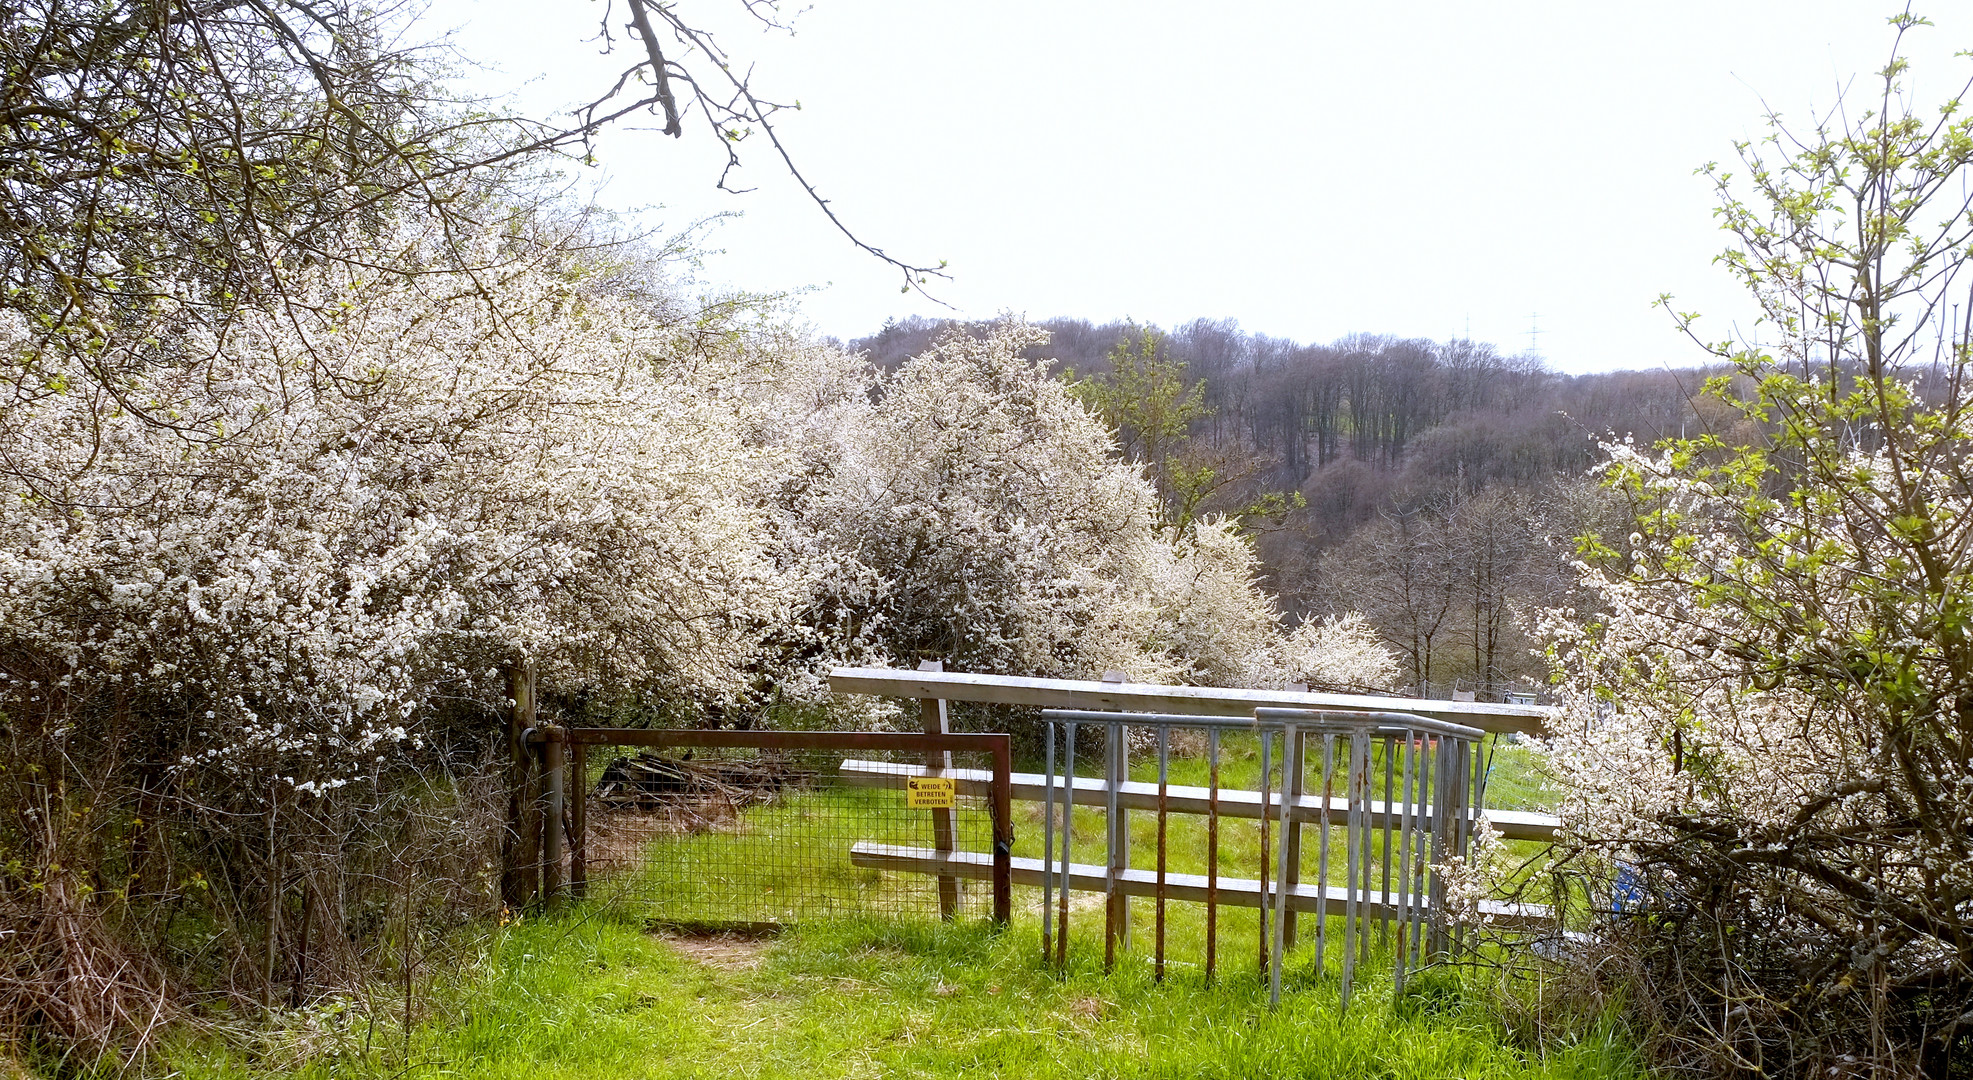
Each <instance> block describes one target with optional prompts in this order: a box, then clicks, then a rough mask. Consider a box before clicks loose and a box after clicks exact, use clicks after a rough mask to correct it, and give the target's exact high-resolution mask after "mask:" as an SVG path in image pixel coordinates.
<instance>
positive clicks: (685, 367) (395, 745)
mask: <svg viewBox="0 0 1973 1080" xmlns="http://www.w3.org/2000/svg"><path fill="white" fill-rule="evenodd" d="M433 239H434V238H432V237H430V236H429V235H427V234H426V233H425V232H423V231H422V230H420V229H418V228H414V227H407V228H406V229H404V230H403V231H402V232H401V233H400V234H398V235H397V237H396V241H397V243H399V244H401V245H403V246H405V247H407V248H408V247H416V246H419V245H425V244H430V243H432V241H433ZM576 239H578V238H575V237H568V236H559V235H555V234H553V233H547V232H544V233H542V234H540V235H534V236H526V237H516V236H505V237H489V238H486V239H485V240H484V241H483V242H482V244H481V245H480V248H481V250H480V251H479V254H480V255H481V256H483V257H482V258H481V259H479V260H478V265H477V266H473V267H470V268H468V267H465V266H458V265H453V266H452V267H451V268H446V267H447V264H446V263H445V262H444V261H442V260H441V259H436V258H435V259H434V260H433V261H432V263H431V265H434V266H435V267H437V269H434V270H432V271H430V272H428V273H425V274H421V275H417V276H408V277H407V276H403V275H393V276H384V277H380V278H378V279H376V280H367V279H365V278H363V277H362V276H359V275H358V274H357V273H356V271H355V270H354V269H353V267H354V266H355V265H359V264H360V262H361V260H360V259H357V260H352V261H350V262H347V263H337V264H334V265H333V266H332V267H331V268H330V269H327V270H325V271H323V272H320V273H314V274H306V275H299V276H298V277H297V280H296V281H295V282H293V283H291V286H292V295H296V296H302V297H305V298H306V299H307V301H308V303H307V304H306V306H305V309H306V310H307V311H309V312H311V313H312V314H311V316H310V317H308V318H296V317H295V316H294V314H293V310H292V309H289V310H281V311H258V310H253V309H244V310H241V311H239V312H237V313H236V315H235V317H234V318H233V319H232V320H231V321H230V323H229V324H228V325H227V327H226V329H225V332H224V333H223V334H205V335H203V336H201V335H202V333H203V332H202V331H201V330H200V329H199V327H200V325H201V324H198V323H194V324H193V325H192V327H191V328H190V329H188V330H187V332H186V333H185V334H183V335H181V336H180V337H179V338H177V339H175V340H172V341H170V342H169V346H170V348H169V350H168V355H166V356H164V357H162V358H158V357H155V356H154V355H153V354H154V353H158V352H160V346H159V338H160V337H161V336H162V334H163V333H164V332H165V331H166V330H168V329H169V328H170V327H171V322H170V315H171V312H170V310H169V309H168V306H161V307H160V308H159V309H158V310H156V311H155V312H154V316H153V321H152V322H151V323H150V324H149V325H148V326H145V327H143V328H142V330H143V331H144V332H140V333H136V334H132V335H131V336H130V337H128V338H124V339H107V340H104V341H102V342H100V343H99V346H98V348H99V351H100V352H102V353H104V354H117V355H115V356H114V361H115V363H114V366H115V368H116V369H117V370H120V371H125V372H135V373H140V374H132V375H127V376H125V377H124V378H123V379H122V380H121V381H120V382H119V383H118V385H117V386H116V393H111V391H110V389H108V388H106V387H105V386H104V385H103V384H102V381H101V380H98V379H92V378H88V377H85V375H86V373H83V372H79V371H78V372H72V373H69V374H68V377H64V374H63V372H64V369H63V368H62V367H61V366H60V365H62V364H64V363H67V362H70V361H72V360H73V359H74V356H75V354H74V353H72V352H69V351H66V350H59V349H58V350H51V351H49V352H47V353H45V354H38V353H37V349H38V347H39V344H40V343H39V341H38V340H37V338H36V336H35V334H34V333H33V331H32V329H31V328H30V327H29V326H27V325H24V324H23V323H22V322H21V321H19V320H15V321H13V322H11V323H9V324H7V325H6V326H5V327H4V328H0V349H4V351H5V353H6V354H7V355H8V357H9V358H10V359H11V360H12V361H15V362H14V363H13V364H12V365H11V366H10V368H9V370H12V371H15V372H17V373H20V374H19V378H18V379H17V380H16V382H15V383H14V384H13V386H11V387H10V389H11V390H12V400H11V401H10V403H9V404H8V406H7V408H6V409H5V410H4V411H0V446H4V447H5V453H6V460H5V475H6V477H7V480H8V482H9V488H10V490H9V491H8V498H7V499H6V500H4V502H0V535H3V536H4V537H5V540H4V542H3V543H0V710H4V719H0V738H4V741H5V745H4V749H5V761H6V769H5V771H4V773H0V783H4V784H6V785H7V786H8V789H9V790H8V796H7V798H6V799H5V800H4V810H0V814H4V815H5V816H4V818H0V845H3V846H4V847H3V848H0V850H4V856H0V867H7V869H4V870H0V874H4V875H5V876H6V878H7V879H8V882H7V884H6V885H5V887H0V895H4V896H13V897H21V896H31V897H35V898H37V899H36V900H35V905H36V911H38V914H36V912H28V913H27V914H24V915H21V916H20V918H19V921H18V922H16V920H14V919H9V920H8V921H9V922H14V923H16V925H15V926H14V927H13V929H15V930H17V931H18V934H19V936H16V937H11V938H10V939H9V950H8V955H9V956H10V957H15V958H18V960H19V962H20V963H22V964H25V965H28V969H29V970H33V969H40V970H68V971H71V972H72V973H74V977H72V978H70V979H68V980H66V981H65V982H64V984H63V985H62V986H61V987H60V988H58V989H59V991H60V993H59V995H58V997H57V1001H58V1002H59V1003H61V1004H59V1006H58V1007H59V1008H62V1009H67V1010H69V1011H70V1012H72V1013H74V1014H75V1017H76V1019H75V1021H74V1023H72V1024H69V1023H66V1021H65V1022H63V1024H59V1025H58V1026H68V1027H71V1028H73V1029H76V1030H99V1031H100V1030H111V1029H114V1028H115V1026H116V1025H115V1023H114V1022H97V1021H96V1020H91V1018H90V1017H91V1014H92V1010H95V1011H100V1010H101V1009H104V1008H110V1007H112V1005H113V1004H114V1003H115V1002H117V1001H119V1000H121V998H120V997H119V994H118V993H117V992H116V991H117V987H118V986H119V985H121V984H120V983H118V982H117V980H116V979H113V978H111V977H110V976H108V975H104V976H102V978H103V979H104V980H107V982H105V983H104V984H103V985H97V984H96V983H93V982H92V979H91V975H90V973H91V971H92V970H93V968H92V964H91V958H92V957H96V956H99V955H100V950H93V951H92V948H91V947H90V942H91V941H92V940H95V939H93V938H91V937H90V936H89V935H88V934H84V933H83V932H82V931H81V930H79V929H77V928H78V927H90V926H94V927H97V928H99V929H100V927H101V926H102V924H101V923H100V922H99V921H95V920H94V919H93V918H92V917H91V913H96V914H100V913H101V912H102V911H103V910H105V909H104V907H103V905H105V904H127V905H129V906H127V907H122V908H119V909H118V910H123V911H128V912H132V913H150V912H161V911H164V910H166V908H168V905H164V906H157V905H145V904H142V903H138V902H136V901H137V900H138V898H139V897H140V896H143V895H148V896H150V897H152V898H156V897H157V896H159V895H162V894H168V893H172V892H176V891H179V890H181V889H183V888H184V887H185V879H184V878H183V873H184V872H185V871H183V870H173V869H172V867H173V866H174V865H179V864H180V863H181V862H182V863H183V865H184V866H186V867H189V868H195V869H196V870H197V871H198V873H199V874H200V875H201V877H200V879H199V880H201V881H203V882H208V883H210V887H211V888H212V889H214V890H216V891H215V892H213V893H212V895H213V896H215V897H223V898H224V903H223V904H222V906H221V908H220V909H219V910H222V911H227V912H231V913H232V914H231V915H229V917H242V916H241V915H240V912H241V910H242V909H241V907H240V905H244V910H246V911H251V912H254V913H257V914H258V915H259V916H260V918H259V919H258V920H257V921H258V922H259V925H260V931H259V933H258V934H235V935H230V936H229V937H228V938H227V939H226V944H227V949H228V950H232V952H231V954H230V958H224V957H223V958H220V959H219V960H218V961H217V962H218V963H219V964H220V966H221V968H222V969H226V970H230V971H233V972H235V973H237V972H239V971H241V970H246V971H258V972H259V974H260V976H261V983H262V985H267V984H272V983H274V982H276V981H277V980H280V979H281V978H282V977H283V976H284V975H287V974H288V971H287V966H288V959H287V956H288V953H289V950H290V948H291V947H292V945H293V944H294V942H295V941H296V940H298V939H297V937H296V934H297V932H298V933H299V934H300V935H301V936H300V937H299V940H300V941H302V942H306V941H307V937H306V934H307V930H306V927H307V926H308V924H309V921H310V920H311V919H313V920H316V921H317V923H318V925H320V924H322V923H323V922H324V921H326V922H327V923H328V924H329V925H345V916H347V915H348V914H349V913H347V912H344V911H342V910H340V909H339V908H338V906H337V905H339V904H340V903H341V902H343V900H345V899H348V900H349V901H350V902H352V903H353V902H355V900H356V898H357V897H358V896H360V890H359V891H357V892H352V891H351V889H350V888H346V887H345V883H346V881H347V877H346V875H347V874H349V873H351V872H354V870H355V869H356V866H355V864H353V863H352V862H351V859H352V858H355V857H356V855H357V853H358V849H360V848H361V847H362V846H363V843H362V840H363V836H364V835H365V834H368V833H374V832H375V831H377V830H380V829H381V830H388V829H391V828H395V827H397V826H398V825H401V824H402V819H399V818H395V817H393V816H392V815H389V814H381V815H380V813H379V811H380V807H381V806H382V805H383V804H384V802H389V801H391V800H393V799H396V798H397V797H398V795H399V794H401V793H406V792H411V793H415V790H416V785H412V786H409V787H407V786H406V778H405V776H404V775H403V774H404V772H405V770H406V769H418V768H421V767H422V766H421V764H420V763H421V762H423V763H427V764H430V763H435V762H437V761H439V760H441V759H440V758H436V757H434V755H435V754H451V753H457V752H460V751H461V750H470V747H471V745H472V744H473V742H474V741H475V740H473V739H467V740H463V741H462V740H460V739H457V738H454V737H452V736H453V729H454V728H455V727H456V726H457V725H459V724H462V723H464V724H467V725H473V726H477V727H478V728H479V730H480V732H481V733H482V734H481V735H480V736H479V738H478V740H477V741H478V742H480V743H481V744H484V741H485V735H484V733H485V732H486V731H488V730H489V727H488V725H487V722H486V721H487V717H488V716H489V714H492V715H498V714H497V712H496V710H499V709H502V708H503V707H504V702H505V697H506V692H507V691H506V687H507V682H506V679H505V677H504V669H506V668H507V667H508V666H509V665H511V664H523V663H524V664H531V665H533V666H534V667H536V668H537V669H538V670H539V671H540V673H541V679H542V682H543V686H544V689H545V690H547V691H549V692H552V693H554V694H557V695H559V696H561V697H562V698H563V699H565V700H573V699H579V698H580V697H581V696H583V695H610V694H621V693H626V692H636V691H640V690H641V691H647V692H650V693H652V694H654V695H657V696H661V697H667V698H673V699H677V698H683V699H688V700H700V701H717V700H719V699H720V698H721V697H722V696H724V695H727V694H728V693H730V689H729V688H730V687H732V686H734V685H736V684H739V683H742V682H743V681H744V676H745V673H746V671H747V669H748V667H749V665H750V664H751V663H752V662H753V661H754V659H755V655H756V652H757V644H758V642H759V640H760V639H761V637H762V636H763V634H764V633H766V632H767V630H768V629H769V628H771V627H772V626H774V625H775V624H776V623H777V621H780V620H783V619H785V618H786V612H787V611H788V603H787V596H786V593H787V590H786V588H785V587H784V584H783V574H782V572H781V570H780V569H779V568H777V567H776V566H775V564H774V562H773V560H772V557H771V550H770V537H769V536H768V534H767V530H766V529H765V528H764V527H763V526H764V522H765V515H764V513H763V510H762V503H763V502H764V495H765V487H764V484H765V481H764V479H763V478H764V477H766V476H769V475H772V474H773V473H775V472H776V471H778V469H779V466H780V462H781V454H780V451H779V450H777V449H776V448H774V447H772V446H768V445H765V444H762V443H760V442H758V441H750V439H749V432H750V416H749V413H748V410H747V408H746V407H745V405H744V400H743V398H742V397H741V396H740V395H738V394H736V393H735V392H734V391H733V381H734V378H735V375H734V373H735V372H737V371H740V370H743V369H744V368H745V367H746V366H747V358H746V357H744V356H743V355H740V354H739V351H738V350H737V349H736V348H735V347H734V346H733V344H732V343H733V342H734V341H735V340H740V339H744V337H745V335H744V334H740V333H728V334H720V333H713V334H707V333H704V332H703V331H705V330H707V329H709V327H708V326H707V325H705V324H703V322H702V321H701V320H697V319H693V318H681V317H680V316H681V314H689V313H681V312H678V311H667V310H665V309H664V306H663V304H661V303H657V302H654V299H653V297H652V296H651V295H644V294H640V293H638V292H636V291H632V290H626V289H623V288H620V287H618V283H616V282H615V281H614V280H613V278H612V276H611V275H610V274H609V273H607V272H605V273H599V272H598V271H609V270H610V269H611V268H610V267H608V266H600V265H598V264H597V262H596V259H595V257H594V256H593V255H591V256H581V257H577V256H575V255H572V254H571V253H570V251H569V250H567V249H566V247H565V242H573V241H574V240H576ZM442 250H443V249H442V248H438V247H434V248H433V251H434V253H435V254H437V253H438V252H439V251H442ZM394 255H395V256H396V257H399V258H405V257H415V253H411V254H409V255H407V254H406V253H405V252H397V253H394ZM27 358H32V360H33V362H25V361H26V360H27ZM125 399H129V400H134V401H137V402H140V403H141V404H142V405H143V408H142V409H141V410H133V409H128V408H125V407H124V404H123V402H124V400H125ZM160 417H164V418H172V417H185V418H188V419H186V420H185V421H184V422H182V423H179V424H175V425H174V424H170V423H159V422H157V419H158V418H160ZM189 418H196V419H189ZM492 730H497V728H493V729H492ZM421 748H422V749H421ZM443 773H444V770H441V774H443ZM382 777H392V778H393V780H392V782H391V783H390V784H383V785H380V784H378V783H376V781H377V780H378V779H379V778H382ZM379 800H383V801H384V802H380V801H379ZM448 827H449V828H464V827H465V825H464V824H463V823H461V822H453V823H451V825H449V826H448ZM103 828H111V829H114V830H120V831H121V832H120V834H119V835H118V836H117V837H115V838H114V839H113V841H106V839H105V835H104V833H103V832H102V831H101V830H102V829H103ZM491 835H492V834H491V831H490V830H489V831H487V832H486V834H485V835H483V836H479V837H474V838H471V839H470V840H468V839H467V838H464V837H455V838H454V842H453V843H451V844H449V845H446V846H445V847H444V848H443V849H442V850H443V852H444V856H443V857H444V858H447V859H452V860H453V861H454V863H456V864H457V865H458V866H459V867H460V868H461V872H462V873H465V872H470V871H474V870H475V869H476V867H474V866H473V865H472V864H471V859H470V858H468V857H469V856H473V855H474V853H476V852H483V851H484V850H485V841H486V840H488V839H490V838H491ZM385 839H386V840H387V841H388V842H389V844H388V846H393V849H394V850H399V851H402V850H404V848H403V847H402V838H401V837H387V838H385ZM462 840H465V841H466V842H463V843H462V842H459V841H462ZM460 859H465V860H466V861H465V862H463V863H461V862H459V860H460ZM421 872H423V871H421ZM479 880H482V881H483V879H479ZM469 884H470V883H469ZM202 887H204V886H202ZM477 887H478V889H479V891H478V895H479V896H480V897H482V900H484V898H485V897H486V896H487V893H486V890H485V888H484V887H483V886H477ZM22 890H26V891H22ZM0 902H8V901H0ZM284 923H285V924H287V925H288V926H289V927H290V929H287V930H284V929H283V925H284ZM295 923H299V924H300V926H299V929H298V931H297V929H296V928H294V925H293V924H295ZM120 933H122V934H123V935H124V936H125V940H130V939H132V938H136V939H141V938H142V937H143V935H144V930H143V927H142V925H141V919H139V918H138V916H137V914H133V915H131V916H130V917H129V918H127V919H126V920H125V922H124V923H123V924H122V929H121V930H120ZM338 942H342V943H344V944H345V945H347V943H348V938H347V937H346V936H345V935H343V934H340V933H338V934H332V935H328V936H326V937H324V936H322V935H320V933H319V932H318V936H317V949H318V952H320V953H322V955H319V956H318V957H317V963H318V965H320V966H321V967H322V968H323V969H325V970H327V969H331V968H333V965H334V964H335V962H336V961H338V960H339V959H349V958H348V957H347V956H343V957H338V956H337V955H336V953H337V950H338V948H339V946H338V945H337V943H338ZM99 944H100V943H99ZM222 951H224V950H222ZM343 951H344V952H345V953H346V952H347V949H346V948H344V950H343ZM113 953H114V950H112V955H111V960H112V961H113V960H114V955H113ZM11 962H12V961H8V963H11ZM352 962H353V961H352ZM105 963H108V964H109V966H110V967H111V968H113V969H115V970H117V971H120V972H124V973H126V974H127V973H128V972H130V971H133V970H134V971H142V970H144V968H143V967H142V966H137V967H132V966H130V965H122V966H120V967H119V966H118V965H117V964H116V963H113V962H110V961H105ZM0 966H5V965H4V964H0ZM15 974H19V973H18V972H16V973H15ZM319 974H322V972H321V971H318V975H319ZM124 977H125V976H123V975H120V976H118V978H124ZM296 978H297V979H299V978H300V976H296ZM8 985H15V984H14V983H9V984H8ZM146 992H147V993H148V991H146ZM106 1003H109V1004H106ZM100 1019H101V1018H100V1017H99V1018H98V1020H100ZM113 1020H114V1017H112V1018H111V1021H113Z"/></svg>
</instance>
